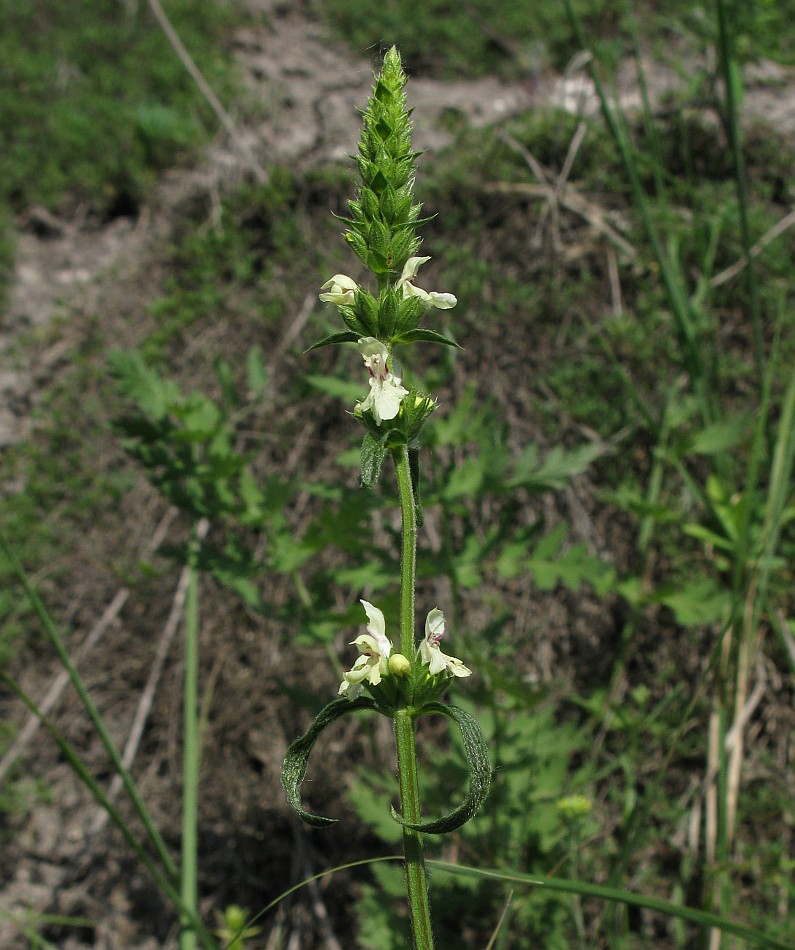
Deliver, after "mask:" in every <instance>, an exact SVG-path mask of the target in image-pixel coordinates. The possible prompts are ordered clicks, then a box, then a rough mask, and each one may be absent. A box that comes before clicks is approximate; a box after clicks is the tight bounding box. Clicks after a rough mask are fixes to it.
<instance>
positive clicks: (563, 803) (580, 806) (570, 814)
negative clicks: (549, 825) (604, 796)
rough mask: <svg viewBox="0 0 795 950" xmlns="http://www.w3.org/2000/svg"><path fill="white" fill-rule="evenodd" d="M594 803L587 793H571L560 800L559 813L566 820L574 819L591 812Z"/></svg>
mask: <svg viewBox="0 0 795 950" xmlns="http://www.w3.org/2000/svg"><path fill="white" fill-rule="evenodd" d="M592 808H593V804H592V803H591V801H590V799H588V798H586V797H585V795H570V796H569V797H568V798H561V799H560V801H559V802H558V813H559V814H560V816H561V817H562V818H563V819H564V820H565V821H574V820H575V819H577V818H582V817H584V816H585V815H588V814H590V812H591V809H592Z"/></svg>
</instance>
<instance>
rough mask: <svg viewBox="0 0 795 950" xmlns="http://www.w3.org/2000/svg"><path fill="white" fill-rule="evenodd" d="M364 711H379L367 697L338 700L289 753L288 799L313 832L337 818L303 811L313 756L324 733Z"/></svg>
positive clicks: (286, 770) (286, 760) (285, 771)
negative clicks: (304, 787)
mask: <svg viewBox="0 0 795 950" xmlns="http://www.w3.org/2000/svg"><path fill="white" fill-rule="evenodd" d="M361 709H372V710H376V711H377V710H378V706H376V704H375V702H374V701H373V700H372V699H368V698H367V697H366V696H360V697H359V698H358V699H335V700H332V702H330V703H329V704H328V705H327V706H324V707H323V709H321V710H320V712H319V713H318V714H317V716H315V721H314V722H313V723H312V725H311V726H310V727H309V729H308V730H307V731H306V732H305V733H304V735H302V736H301V737H300V738H298V739H296V740H295V742H293V743H292V744H291V745H290V748H289V749H288V750H287V754H286V755H285V757H284V762H283V763H282V787H283V788H284V791H285V794H286V795H287V801H288V802H289V803H290V805H291V806H292V807H293V808H294V809H295V811H296V812H297V814H298V817H299V818H300V819H301V821H303V822H304V823H305V824H307V825H312V827H313V828H324V827H326V826H327V825H333V824H334V823H335V822H336V821H337V819H336V818H324V817H323V816H322V815H313V814H312V812H309V811H307V810H306V809H305V808H302V807H301V782H303V780H304V776H305V775H306V770H307V767H308V766H309V754H310V753H311V751H312V748H313V746H314V744H315V742H316V741H317V739H318V736H319V735H320V733H321V732H322V731H323V730H324V729H325V728H326V726H330V725H331V724H332V723H333V722H336V720H337V719H339V718H340V717H341V716H345V715H347V714H348V713H350V712H358V711H359V710H361Z"/></svg>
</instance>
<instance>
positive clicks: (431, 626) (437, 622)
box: [420, 607, 472, 676]
mask: <svg viewBox="0 0 795 950" xmlns="http://www.w3.org/2000/svg"><path fill="white" fill-rule="evenodd" d="M443 636H444V614H443V613H442V611H441V610H439V608H438V607H434V608H433V610H431V611H430V613H429V614H428V616H427V618H426V620H425V639H424V640H423V641H422V643H421V644H420V659H421V660H422V662H423V663H425V664H426V665H427V666H428V672H429V673H430V674H431V675H433V676H435V675H436V674H437V673H443V672H445V671H446V672H448V673H450V674H451V675H452V676H469V675H470V674H471V673H472V670H470V669H469V668H468V667H466V666H464V664H463V663H462V662H461V660H459V659H458V657H455V656H448V655H447V654H446V653H442V651H441V649H440V647H439V643H440V642H441V639H442V637H443Z"/></svg>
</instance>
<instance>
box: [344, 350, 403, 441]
mask: <svg viewBox="0 0 795 950" xmlns="http://www.w3.org/2000/svg"><path fill="white" fill-rule="evenodd" d="M357 346H358V348H359V352H360V353H361V354H362V357H363V358H364V365H365V366H366V367H367V370H368V372H369V373H370V392H369V393H368V395H367V398H366V399H365V400H364V401H363V402H360V403H357V404H356V408H357V409H358V410H360V411H361V412H366V411H367V410H368V409H369V410H371V411H372V413H373V416H374V417H375V421H376V422H378V423H379V424H380V423H381V422H383V420H384V419H394V418H395V416H396V415H397V414H398V410H399V409H400V403H401V402H402V400H403V399H405V397H406V396H408V394H409V391H408V390H407V389H404V388H403V386H401V385H400V383H401V379H400V377H399V376H393V375H392V374H391V373H390V372H389V366H388V365H387V357H388V355H389V353H388V351H387V348H386V347H385V346H384V344H383V343H380V342H379V341H378V340H376V339H375V337H372V336H365V337H362V338H361V340H359V342H358V343H357Z"/></svg>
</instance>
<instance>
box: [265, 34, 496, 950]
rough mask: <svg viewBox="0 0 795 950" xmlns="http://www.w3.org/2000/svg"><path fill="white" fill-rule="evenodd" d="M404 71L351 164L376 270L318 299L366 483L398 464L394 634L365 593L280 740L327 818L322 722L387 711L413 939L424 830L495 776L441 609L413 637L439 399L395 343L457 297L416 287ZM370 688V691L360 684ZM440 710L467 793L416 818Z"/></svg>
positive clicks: (422, 920)
mask: <svg viewBox="0 0 795 950" xmlns="http://www.w3.org/2000/svg"><path fill="white" fill-rule="evenodd" d="M405 84H406V76H405V73H404V72H403V68H402V66H401V62H400V56H399V54H398V52H397V50H396V49H394V48H393V49H390V50H389V51H388V52H387V53H386V55H385V57H384V63H383V68H382V69H381V72H380V73H379V74H378V75H377V76H376V77H375V84H374V86H373V95H372V97H371V99H370V100H369V102H368V106H367V109H366V110H365V112H364V113H363V129H362V135H361V140H360V142H359V154H358V156H357V159H356V161H357V165H358V170H359V175H360V178H361V183H360V185H359V187H358V190H357V192H356V196H355V198H354V199H353V200H351V201H350V202H349V203H348V204H349V209H350V217H347V218H344V219H343V220H344V222H345V224H346V225H347V231H346V233H345V239H346V241H347V242H348V244H349V245H350V247H351V248H352V250H353V251H354V253H355V254H356V256H357V257H358V258H359V259H360V261H361V262H362V263H363V264H364V265H365V267H367V268H368V269H369V270H370V271H371V272H372V274H373V275H374V278H375V284H376V290H375V292H371V291H370V290H368V289H367V288H365V287H363V286H360V285H359V284H358V283H357V282H356V281H354V280H353V279H352V278H350V277H348V276H346V275H345V274H335V275H334V276H333V277H332V278H330V279H329V280H328V281H327V282H326V283H325V284H323V286H322V287H321V291H322V292H321V294H320V299H321V300H322V301H324V302H327V303H330V304H333V305H334V306H336V307H337V308H338V310H339V314H340V316H341V318H342V321H343V323H344V324H345V326H346V328H347V329H345V330H342V331H339V332H336V333H332V334H330V335H328V336H326V337H325V338H324V339H322V340H320V341H319V342H318V343H316V344H314V346H313V347H310V349H315V348H317V347H319V346H331V345H337V346H338V345H345V344H349V343H352V344H354V345H355V346H356V349H357V350H358V351H359V353H360V354H361V356H362V358H363V360H364V364H365V367H366V369H367V371H368V373H369V376H370V379H369V386H370V389H369V393H367V395H366V397H365V398H363V399H361V401H359V402H357V403H356V405H355V407H354V410H353V415H354V417H355V418H356V419H357V421H358V422H359V423H360V424H361V425H362V426H363V427H364V429H365V435H364V441H363V445H362V451H361V477H362V484H363V485H364V486H365V487H367V488H372V487H373V486H374V485H375V484H376V482H377V481H378V478H379V476H380V475H381V473H382V470H383V464H384V462H385V461H386V458H387V456H391V458H392V460H393V462H394V465H395V474H396V476H397V483H398V497H399V501H400V509H401V516H402V532H401V557H400V566H401V572H400V573H401V578H400V580H401V584H400V638H399V641H398V644H397V648H395V647H393V643H392V641H391V640H390V639H389V638H388V637H387V634H386V621H385V618H384V614H383V613H382V612H381V610H380V609H379V608H378V607H375V606H373V605H372V604H370V603H368V602H367V601H364V600H363V601H362V606H363V607H364V609H365V612H366V614H367V619H368V624H367V633H364V634H360V635H359V636H358V637H357V638H356V639H355V640H354V641H353V642H354V644H355V645H356V646H357V647H358V648H359V651H360V654H361V655H360V656H359V659H358V660H357V661H356V662H355V664H354V666H353V668H352V669H351V670H350V671H349V672H347V673H345V675H344V678H343V681H342V683H341V685H340V689H339V692H340V695H341V696H342V697H343V698H341V699H336V700H334V701H333V702H331V703H329V704H328V705H327V706H326V707H325V708H324V709H323V710H321V712H320V713H319V714H318V715H317V717H316V718H315V720H314V722H313V724H312V726H311V727H310V729H309V731H308V732H307V733H306V734H305V735H304V736H302V737H301V738H299V739H297V740H296V741H295V742H293V744H292V745H291V746H290V748H289V749H288V751H287V755H286V758H285V761H284V765H283V768H282V782H283V785H284V788H285V792H286V794H287V799H288V801H289V802H290V804H291V805H292V806H293V808H294V809H295V810H296V812H297V813H298V815H299V817H300V818H301V819H302V820H303V821H305V822H307V823H309V824H312V825H315V826H318V825H325V824H328V823H329V821H330V819H327V818H323V817H321V816H318V815H313V814H312V813H311V812H309V811H307V810H306V809H304V808H303V806H302V805H301V799H300V785H301V781H302V779H303V777H304V775H305V773H306V768H307V764H308V759H309V753H310V751H311V749H312V746H313V745H314V743H315V741H316V739H317V737H318V736H319V734H320V733H321V732H322V731H323V729H325V727H326V726H327V725H329V724H331V723H332V722H334V721H335V720H336V719H338V718H339V717H340V716H342V715H345V714H346V713H348V712H355V711H358V710H361V709H371V710H374V711H376V712H379V713H381V714H382V715H384V716H387V717H389V718H390V719H392V720H393V722H394V729H395V739H396V747H397V767H398V782H399V790H400V803H401V812H400V813H398V812H396V811H393V816H394V818H395V819H396V820H397V821H398V822H399V823H400V825H401V826H402V837H403V851H404V857H405V874H406V886H407V892H408V903H409V910H410V917H411V930H412V936H413V940H414V946H415V948H416V950H430V948H432V947H433V930H432V925H431V917H430V906H429V901H428V882H427V875H426V870H425V859H424V853H423V843H422V834H423V833H433V834H443V833H445V832H449V831H453V830H455V829H456V828H459V827H460V826H461V825H463V824H464V823H465V822H466V821H468V820H469V819H470V818H471V817H472V816H473V815H474V814H475V813H476V812H477V810H478V809H479V807H480V806H481V804H482V803H483V801H484V800H485V798H486V796H487V794H488V791H489V786H490V782H491V766H490V763H489V754H488V748H487V746H486V742H485V740H484V738H483V735H482V733H481V731H480V727H479V726H478V724H477V721H476V720H475V719H474V718H473V717H472V716H470V715H469V714H468V713H466V712H464V711H463V710H461V709H458V708H457V707H454V706H449V705H446V704H444V703H442V702H440V701H439V696H440V694H441V693H442V692H443V691H444V690H445V688H446V687H447V686H448V684H449V682H450V681H451V680H452V679H455V678H458V677H466V676H469V675H470V672H471V671H470V670H469V669H467V667H466V666H464V664H463V663H462V662H461V660H459V659H457V658H456V657H452V656H448V655H446V654H444V653H442V651H441V649H440V641H441V639H442V636H443V635H444V631H445V620H444V615H443V613H442V611H441V610H439V609H438V608H436V607H435V608H433V609H432V610H431V611H430V612H429V613H428V616H427V619H426V622H425V636H424V638H423V639H421V640H420V641H419V642H416V640H415V609H414V590H415V581H416V567H417V528H418V524H420V523H421V521H422V509H421V506H420V503H419V484H420V466H419V451H418V450H419V436H420V432H421V430H422V428H423V426H424V425H425V423H426V422H427V420H428V418H429V417H430V416H431V414H432V413H433V412H434V410H435V408H436V403H435V401H434V400H433V399H432V398H431V397H430V396H429V395H427V394H425V393H423V392H421V391H420V390H418V389H417V388H414V387H408V388H407V387H406V386H404V385H403V380H402V378H401V377H400V376H397V375H395V373H394V372H393V369H392V367H393V363H392V351H393V349H394V347H395V346H398V345H400V344H409V343H415V342H419V343H440V344H443V345H448V346H456V343H455V342H454V341H453V340H451V339H450V338H448V337H446V336H444V335H443V334H441V333H439V332H437V331H436V330H432V329H428V328H425V327H422V326H420V324H421V322H422V320H423V319H424V317H425V315H426V313H427V312H428V311H429V310H431V309H433V308H435V309H440V310H449V309H451V308H452V307H454V306H455V304H456V302H457V301H456V298H455V297H454V296H453V295H452V294H449V293H437V292H435V291H431V292H428V291H426V290H423V289H422V288H420V287H418V286H416V284H415V279H416V277H417V273H418V270H419V268H420V266H421V265H422V264H424V263H426V262H427V261H428V260H430V258H428V257H417V256H416V254H417V251H418V250H419V246H420V238H419V237H418V235H417V227H418V226H419V225H420V224H421V223H422V221H421V220H420V209H421V206H420V205H419V204H418V203H417V202H415V201H414V175H415V159H416V152H414V151H413V149H412V144H411V120H410V112H409V110H408V109H407V108H406V97H405V94H404V92H403V87H404V86H405ZM363 690H367V692H368V693H369V697H362V696H361V695H360V694H361V692H362V691H363ZM429 713H441V714H442V715H445V716H447V717H448V718H450V719H452V720H453V721H454V722H455V723H456V724H457V725H458V726H459V728H460V729H461V734H462V738H463V743H464V748H465V750H466V760H467V765H468V768H469V774H470V785H469V791H468V793H467V794H466V796H465V798H464V801H463V803H462V804H461V805H460V806H459V807H457V808H456V809H454V810H453V811H452V812H451V813H450V814H449V815H446V816H444V817H442V818H439V819H431V820H423V818H422V815H421V809H420V800H419V785H418V774H417V757H416V749H415V740H414V723H415V721H416V719H417V718H418V717H420V716H423V715H426V714H429Z"/></svg>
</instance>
